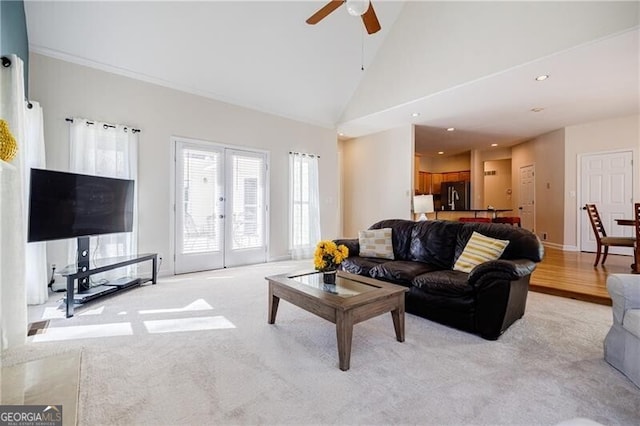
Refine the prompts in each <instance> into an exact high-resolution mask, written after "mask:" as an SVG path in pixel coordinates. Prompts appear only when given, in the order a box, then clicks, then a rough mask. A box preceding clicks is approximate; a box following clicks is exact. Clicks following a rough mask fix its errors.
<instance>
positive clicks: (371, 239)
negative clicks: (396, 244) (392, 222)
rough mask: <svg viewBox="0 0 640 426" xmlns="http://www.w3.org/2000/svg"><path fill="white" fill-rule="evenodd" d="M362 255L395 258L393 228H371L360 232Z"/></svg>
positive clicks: (359, 239)
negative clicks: (392, 240) (392, 239)
mask: <svg viewBox="0 0 640 426" xmlns="http://www.w3.org/2000/svg"><path fill="white" fill-rule="evenodd" d="M358 241H359V242H360V256H361V257H378V258H382V259H391V260H393V244H392V242H391V228H382V229H370V230H367V231H360V232H358Z"/></svg>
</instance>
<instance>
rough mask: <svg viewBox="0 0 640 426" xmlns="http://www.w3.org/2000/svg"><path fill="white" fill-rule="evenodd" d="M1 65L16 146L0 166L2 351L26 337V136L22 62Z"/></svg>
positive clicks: (0, 113)
mask: <svg viewBox="0 0 640 426" xmlns="http://www.w3.org/2000/svg"><path fill="white" fill-rule="evenodd" d="M7 58H8V59H9V61H10V62H11V65H9V66H8V67H4V66H0V117H1V118H2V119H4V120H5V121H6V122H7V123H8V125H9V129H10V130H11V132H12V134H13V136H14V138H15V139H16V142H17V143H18V154H17V156H16V158H14V159H13V160H12V161H11V164H8V163H5V162H1V163H2V164H0V340H1V342H0V343H1V346H2V350H5V349H8V348H10V347H13V346H18V345H22V344H24V343H25V341H26V335H27V291H26V284H25V247H26V241H27V240H26V229H25V220H24V212H25V209H24V206H23V202H24V201H23V197H22V194H23V185H22V156H23V155H24V154H25V153H24V149H23V148H24V140H25V139H24V134H25V131H24V129H25V103H24V100H25V93H24V74H23V64H22V60H21V59H19V58H18V57H17V56H16V55H8V56H7Z"/></svg>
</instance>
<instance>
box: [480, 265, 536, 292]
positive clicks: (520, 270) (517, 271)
mask: <svg viewBox="0 0 640 426" xmlns="http://www.w3.org/2000/svg"><path fill="white" fill-rule="evenodd" d="M535 269H536V263H535V262H532V261H531V260H528V259H517V260H505V259H498V260H492V261H490V262H485V263H481V264H480V265H478V266H476V267H475V268H473V270H472V271H471V272H470V273H469V284H470V285H471V286H473V287H478V286H481V285H482V283H483V282H487V280H483V279H482V278H483V277H486V276H487V275H491V276H492V277H493V278H494V279H495V278H498V277H500V278H503V279H506V280H507V281H513V280H518V279H520V278H523V277H526V276H527V275H531V273H532V272H533V271H534V270H535Z"/></svg>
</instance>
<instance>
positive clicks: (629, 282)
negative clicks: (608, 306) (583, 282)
mask: <svg viewBox="0 0 640 426" xmlns="http://www.w3.org/2000/svg"><path fill="white" fill-rule="evenodd" d="M607 290H608V291H609V294H610V295H611V300H612V302H613V306H612V309H613V326H611V330H609V333H608V334H607V337H606V338H605V339H604V359H605V360H606V361H607V362H608V363H609V364H611V365H612V366H614V367H615V368H617V369H618V370H620V372H622V374H624V375H625V376H627V377H628V378H629V379H630V380H631V381H632V382H633V383H635V385H636V386H638V387H640V275H631V274H612V275H610V276H609V277H608V278H607Z"/></svg>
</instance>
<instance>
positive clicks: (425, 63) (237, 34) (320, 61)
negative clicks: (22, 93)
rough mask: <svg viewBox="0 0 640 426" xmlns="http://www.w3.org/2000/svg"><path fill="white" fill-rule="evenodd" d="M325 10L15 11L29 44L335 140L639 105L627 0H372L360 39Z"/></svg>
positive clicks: (525, 123)
mask: <svg viewBox="0 0 640 426" xmlns="http://www.w3.org/2000/svg"><path fill="white" fill-rule="evenodd" d="M323 4H325V1H301V2H298V1H253V2H248V1H232V2H231V1H228V2H221V1H209V2H168V1H159V2H156V1H142V2H113V1H102V2H96V1H90V2H59V1H45V2H39V1H27V2H25V12H26V16H27V30H28V36H29V45H30V50H31V51H32V52H34V53H39V54H44V55H49V56H53V57H56V58H60V59H64V60H68V61H71V62H75V63H79V64H82V65H87V66H90V67H95V68H99V69H103V70H106V71H110V72H114V73H118V74H122V75H126V76H130V77H132V78H137V79H141V80H144V81H148V82H152V83H156V84H160V85H164V86H168V87H172V88H175V89H179V90H183V91H186V92H191V93H195V94H199V95H202V96H206V97H210V98H213V99H217V100H221V101H224V102H229V103H233V104H236V105H241V106H245V107H248V108H253V109H258V110H261V111H265V112H269V113H272V114H276V115H281V116H284V117H288V118H292V119H296V120H300V121H304V122H309V123H313V124H317V125H320V126H325V127H330V128H335V129H336V131H337V132H342V133H344V134H345V137H356V136H361V135H365V134H368V133H372V132H377V131H381V130H385V129H389V128H393V127H398V126H401V125H406V124H411V123H413V124H417V125H418V127H417V128H416V140H417V142H416V144H417V149H419V150H421V151H423V152H425V153H426V154H431V153H433V152H435V151H438V150H443V149H446V150H447V151H448V152H449V153H455V152H460V151H463V150H468V149H470V148H477V147H483V146H486V145H488V144H489V143H491V142H495V143H501V144H504V145H510V144H513V143H517V142H519V141H522V140H524V139H527V138H530V137H533V136H536V135H539V134H542V133H545V132H548V131H551V130H555V129H558V128H561V127H565V126H568V125H572V124H579V123H582V122H588V121H593V120H597V119H604V118H608V117H614V116H621V115H627V114H629V115H630V114H638V113H640V106H639V99H640V87H639V75H640V74H639V67H638V61H639V59H638V58H639V53H638V50H639V43H638V40H639V31H638V28H639V22H640V19H639V8H638V3H637V2H607V1H603V2H584V3H580V2H564V3H559V2H558V3H557V2H532V3H525V2H401V1H382V0H377V1H374V2H373V4H374V6H375V9H376V12H377V14H378V18H379V20H380V23H381V25H382V30H381V31H380V32H378V33H376V34H374V35H367V34H366V33H365V32H364V27H363V25H362V22H361V20H360V18H358V17H352V16H350V15H348V14H347V12H346V10H345V8H344V7H341V8H339V9H338V10H336V11H335V12H333V13H332V14H330V15H329V16H328V17H327V18H325V19H324V20H323V21H321V22H320V23H319V24H317V25H314V26H311V25H308V24H306V23H305V20H306V19H307V18H308V17H309V16H311V15H312V14H313V13H314V12H315V11H316V10H318V9H319V8H320V7H322V6H323ZM362 68H364V70H363V69H362ZM541 74H548V75H549V76H550V77H549V78H548V79H547V80H546V81H544V82H537V81H535V80H534V77H536V76H537V75H541ZM533 108H542V110H541V111H540V112H533V111H531V110H532V109H533ZM415 114H419V115H417V116H414V115H415ZM448 127H454V128H456V131H455V132H446V131H445V130H444V129H446V128H448Z"/></svg>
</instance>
